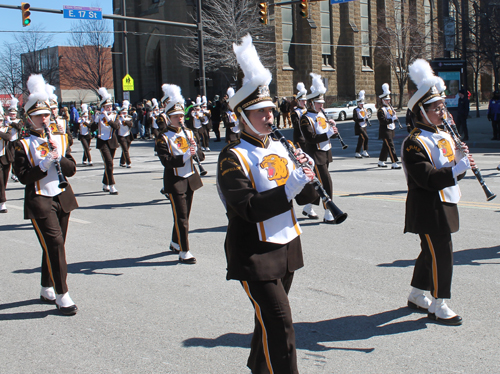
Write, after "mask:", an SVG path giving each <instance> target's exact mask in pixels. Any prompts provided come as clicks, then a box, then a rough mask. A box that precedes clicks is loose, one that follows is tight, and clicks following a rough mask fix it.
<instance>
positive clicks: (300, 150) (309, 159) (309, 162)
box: [297, 148, 315, 170]
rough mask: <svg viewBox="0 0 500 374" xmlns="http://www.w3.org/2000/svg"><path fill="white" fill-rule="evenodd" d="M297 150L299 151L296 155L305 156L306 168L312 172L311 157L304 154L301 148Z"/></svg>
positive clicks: (312, 161) (312, 162)
mask: <svg viewBox="0 0 500 374" xmlns="http://www.w3.org/2000/svg"><path fill="white" fill-rule="evenodd" d="M297 150H298V151H299V152H298V154H297V155H304V156H306V158H307V167H308V168H309V169H311V170H314V165H315V163H314V160H313V159H312V157H311V156H309V155H308V154H307V153H305V152H304V151H303V150H302V148H297Z"/></svg>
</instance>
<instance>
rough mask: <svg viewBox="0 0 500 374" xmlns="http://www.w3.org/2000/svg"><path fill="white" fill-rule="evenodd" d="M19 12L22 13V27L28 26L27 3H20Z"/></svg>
mask: <svg viewBox="0 0 500 374" xmlns="http://www.w3.org/2000/svg"><path fill="white" fill-rule="evenodd" d="M21 12H22V13H23V27H26V26H29V25H30V23H31V20H30V16H31V12H30V5H29V3H21Z"/></svg>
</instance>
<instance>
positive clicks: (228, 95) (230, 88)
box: [227, 87, 234, 99]
mask: <svg viewBox="0 0 500 374" xmlns="http://www.w3.org/2000/svg"><path fill="white" fill-rule="evenodd" d="M233 96H234V88H233V87H229V88H228V89H227V97H228V98H229V99H230V98H232V97H233Z"/></svg>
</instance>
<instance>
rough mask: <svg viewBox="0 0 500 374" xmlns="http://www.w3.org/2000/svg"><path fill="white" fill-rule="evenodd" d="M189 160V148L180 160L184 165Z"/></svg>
mask: <svg viewBox="0 0 500 374" xmlns="http://www.w3.org/2000/svg"><path fill="white" fill-rule="evenodd" d="M195 151H196V150H195ZM190 158H191V147H189V148H188V150H187V151H186V153H184V157H183V158H182V160H183V161H184V163H186V162H187V161H188V160H189V159H190Z"/></svg>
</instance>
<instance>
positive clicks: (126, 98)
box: [123, 91, 130, 101]
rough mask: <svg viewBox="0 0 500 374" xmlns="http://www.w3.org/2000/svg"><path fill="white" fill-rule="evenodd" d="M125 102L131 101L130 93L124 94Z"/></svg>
mask: <svg viewBox="0 0 500 374" xmlns="http://www.w3.org/2000/svg"><path fill="white" fill-rule="evenodd" d="M123 100H128V101H130V92H128V91H126V92H124V93H123Z"/></svg>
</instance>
